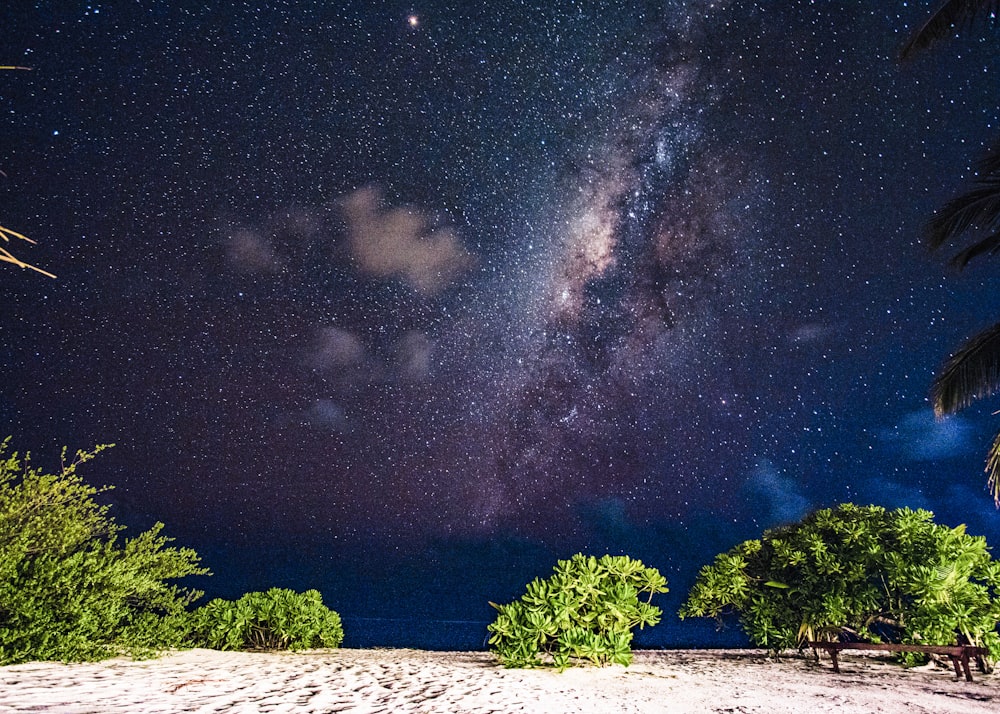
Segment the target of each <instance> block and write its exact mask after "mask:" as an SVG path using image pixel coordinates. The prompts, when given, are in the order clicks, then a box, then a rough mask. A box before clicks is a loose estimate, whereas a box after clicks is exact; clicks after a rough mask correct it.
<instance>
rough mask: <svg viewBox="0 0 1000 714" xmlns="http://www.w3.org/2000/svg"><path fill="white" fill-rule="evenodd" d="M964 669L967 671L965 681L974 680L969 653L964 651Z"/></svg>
mask: <svg viewBox="0 0 1000 714" xmlns="http://www.w3.org/2000/svg"><path fill="white" fill-rule="evenodd" d="M962 671H963V672H965V681H966V682H971V681H972V671H971V670H970V669H969V653H968V652H964V651H963V652H962Z"/></svg>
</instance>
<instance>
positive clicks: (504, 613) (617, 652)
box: [488, 554, 667, 670]
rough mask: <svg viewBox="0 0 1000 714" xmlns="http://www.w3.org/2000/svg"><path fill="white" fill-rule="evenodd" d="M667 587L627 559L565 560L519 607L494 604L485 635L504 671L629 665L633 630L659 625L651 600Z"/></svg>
mask: <svg viewBox="0 0 1000 714" xmlns="http://www.w3.org/2000/svg"><path fill="white" fill-rule="evenodd" d="M666 585H667V581H666V579H665V578H664V577H663V576H662V575H660V573H659V572H658V571H657V570H656V569H655V568H647V567H645V566H644V565H643V564H642V562H641V561H638V560H633V559H632V558H629V557H628V556H610V555H605V556H602V557H600V558H596V557H594V556H585V555H582V554H577V555H574V556H573V557H572V558H570V559H569V560H560V561H558V562H557V563H556V566H555V570H554V573H553V575H552V576H551V577H549V578H547V579H545V580H542V579H540V578H536V579H535V580H533V581H532V582H530V583H528V585H527V589H526V592H525V594H524V596H523V597H522V598H521V599H520V600H517V601H515V602H512V603H509V604H506V605H497V604H496V603H490V604H491V605H492V606H493V607H494V608H495V609H496V610H497V611H498V615H497V618H496V620H495V621H494V622H493V623H492V624H491V625H489V628H488V629H489V632H490V639H489V645H490V650H491V651H492V652H493V654H494V655H496V657H497V659H499V660H500V663H501V664H503V666H504V667H540V666H554V667H556V668H558V669H560V670H562V669H565V668H566V667H568V666H570V665H573V664H576V663H579V662H591V663H593V664H596V665H605V664H621V665H628V664H630V663H631V661H632V630H633V629H634V628H635V627H639V628H640V629H641V628H643V627H645V626H647V625H648V626H652V625H655V624H656V623H658V622H659V621H660V615H661V610H660V609H659V608H658V607H655V606H654V605H652V604H651V602H650V601H651V599H652V596H653V595H654V594H655V593H663V592H667V587H666Z"/></svg>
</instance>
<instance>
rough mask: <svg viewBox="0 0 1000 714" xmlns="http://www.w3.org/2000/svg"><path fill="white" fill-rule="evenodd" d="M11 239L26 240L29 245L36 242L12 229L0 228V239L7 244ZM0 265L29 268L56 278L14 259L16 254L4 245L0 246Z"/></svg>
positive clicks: (45, 271)
mask: <svg viewBox="0 0 1000 714" xmlns="http://www.w3.org/2000/svg"><path fill="white" fill-rule="evenodd" d="M11 238H20V239H21V240H26V241H28V242H29V243H34V242H35V241H33V240H31V238H28V237H27V236H23V235H21V234H20V233H18V232H17V231H12V230H11V229H10V228H4V227H3V226H0V239H2V240H3V241H4V242H6V243H9V242H10V239H11ZM0 263H13V264H14V265H16V266H17V267H19V268H28V269H29V270H34V271H35V272H38V273H41V274H42V275H47V276H48V277H50V278H54V277H56V276H55V275H53V274H52V273H50V272H48V271H47V270H42V269H41V268H36V267H35V266H34V265H31V264H30V263H25V262H24V261H23V260H20V259H18V258H16V257H14V254H13V253H11V252H10V251H9V250H7V249H6V248H4V247H3V246H2V245H0Z"/></svg>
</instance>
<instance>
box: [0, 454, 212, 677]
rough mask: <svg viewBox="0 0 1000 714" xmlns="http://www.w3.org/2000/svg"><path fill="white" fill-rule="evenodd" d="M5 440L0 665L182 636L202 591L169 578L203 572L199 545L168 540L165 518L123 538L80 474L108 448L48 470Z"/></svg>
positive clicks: (136, 651) (138, 650) (139, 648)
mask: <svg viewBox="0 0 1000 714" xmlns="http://www.w3.org/2000/svg"><path fill="white" fill-rule="evenodd" d="M9 441H10V440H9V439H7V440H5V441H3V442H2V444H0V664H12V663H16V662H26V661H30V660H63V661H87V660H98V659H103V658H106V657H112V656H116V655H118V654H122V653H127V654H131V655H133V656H145V655H149V654H152V653H154V652H155V651H156V650H159V649H164V648H167V647H171V646H174V645H176V644H179V641H180V637H181V634H182V633H181V630H179V629H178V626H177V625H178V623H179V622H180V621H181V620H183V618H184V616H185V608H186V606H187V605H188V604H189V603H191V602H192V601H193V600H195V599H196V598H197V597H200V595H201V593H198V592H195V591H191V590H185V589H181V588H178V587H176V586H174V585H168V584H166V583H165V582H164V581H165V580H168V579H173V578H182V577H185V576H187V575H195V574H205V573H207V572H208V571H207V570H204V569H202V568H199V567H198V556H197V554H196V553H195V552H194V551H192V550H189V549H187V548H181V549H177V548H173V547H167V546H166V544H167V543H168V542H170V539H168V538H165V537H164V536H162V535H161V534H160V532H161V530H162V528H163V525H162V524H160V523H157V524H156V525H155V526H153V527H152V528H151V529H150V530H148V531H146V532H145V533H142V534H140V535H139V536H137V537H136V538H133V539H131V540H126V541H125V542H124V543H120V542H119V538H118V535H119V534H120V533H121V531H122V530H123V527H122V526H119V525H117V524H116V523H115V522H114V520H113V519H112V518H110V517H109V516H108V507H107V506H100V505H98V504H97V503H96V502H95V501H94V496H95V495H96V494H97V493H98V489H96V488H94V487H92V486H89V485H87V484H85V483H84V482H83V480H82V479H81V478H80V476H78V475H77V473H76V468H77V466H79V465H80V464H83V463H85V462H87V461H89V460H90V459H92V458H93V457H94V456H96V455H97V454H98V453H99V452H100V451H102V450H103V449H104V448H106V447H104V446H99V447H97V448H96V449H94V451H92V452H82V451H81V452H78V453H77V455H76V458H75V459H74V460H73V462H72V463H71V464H70V465H68V466H65V465H64V466H63V467H62V469H61V470H60V472H59V473H57V474H46V473H43V472H42V471H41V470H40V469H36V468H33V467H32V466H31V464H30V459H29V457H27V456H25V457H24V459H21V458H20V457H19V456H18V454H17V453H12V454H8V451H7V449H8V445H9ZM63 457H64V464H65V451H64V452H63Z"/></svg>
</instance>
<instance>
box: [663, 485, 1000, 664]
mask: <svg viewBox="0 0 1000 714" xmlns="http://www.w3.org/2000/svg"><path fill="white" fill-rule="evenodd" d="M727 614H736V615H737V616H738V617H739V622H740V624H741V625H742V627H743V629H744V630H745V631H746V633H747V635H749V637H750V639H751V640H752V641H753V642H754V643H755V644H756V645H758V646H760V647H766V648H768V649H770V650H772V651H775V652H777V651H780V650H782V649H785V648H791V647H796V646H802V644H803V643H804V642H805V641H807V640H817V639H829V640H835V639H838V638H846V639H855V640H857V639H860V640H864V641H875V642H878V641H880V640H883V639H884V640H888V641H892V642H904V643H911V644H931V645H946V644H954V643H955V641H956V639H957V638H964V639H965V640H966V641H967V642H968V643H969V644H975V645H979V646H983V647H987V648H988V649H989V650H990V656H991V658H992V659H996V658H997V657H998V656H1000V633H998V630H997V626H998V623H1000V563H998V562H996V561H993V560H992V558H991V557H990V553H989V549H988V548H987V545H986V539H985V538H982V537H974V536H970V535H968V534H967V533H966V532H965V526H958V527H957V528H948V527H946V526H942V525H938V524H936V523H934V522H933V514H932V513H930V512H928V511H922V510H918V511H911V510H910V509H908V508H902V509H898V510H894V511H888V510H886V509H884V508H881V507H879V506H855V505H854V504H850V503H847V504H843V505H841V506H839V507H837V508H835V509H824V510H820V511H816V512H815V513H813V514H811V515H809V516H807V517H806V518H805V519H803V520H802V521H801V522H800V523H796V524H793V525H788V526H782V527H780V528H775V529H773V530H768V531H765V532H764V535H763V536H762V537H761V538H760V539H759V540H748V541H744V542H743V543H741V544H739V545H737V546H736V547H734V548H733V549H731V550H730V551H728V552H726V553H722V554H720V555H719V556H717V557H716V559H715V562H714V563H712V564H711V565H706V566H705V567H703V568H702V569H701V572H700V573H699V575H698V578H697V580H696V581H695V584H694V586H693V587H692V588H691V591H690V593H689V595H688V599H687V601H686V602H685V603H684V605H683V606H682V608H681V611H680V615H681V617H682V618H685V617H714V618H716V619H719V620H720V621H721V619H722V618H723V617H725V616H726V615H727ZM904 659H910V660H912V659H915V658H914V657H912V656H908V657H906V658H904Z"/></svg>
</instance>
